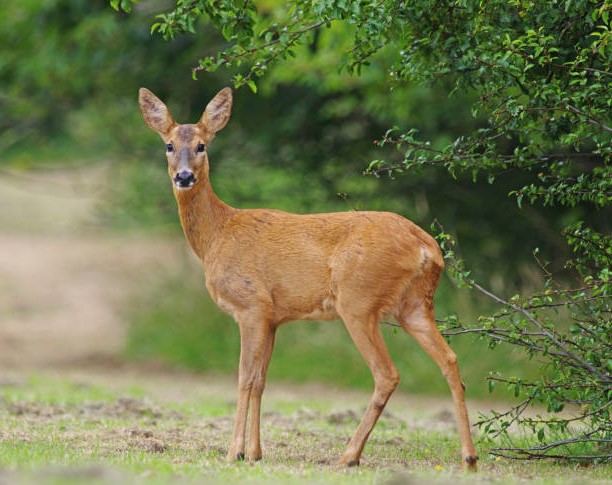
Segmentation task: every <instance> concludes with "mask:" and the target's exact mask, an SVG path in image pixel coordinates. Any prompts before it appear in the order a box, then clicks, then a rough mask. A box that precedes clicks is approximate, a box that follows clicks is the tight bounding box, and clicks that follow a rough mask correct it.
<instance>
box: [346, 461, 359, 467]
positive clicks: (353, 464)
mask: <svg viewBox="0 0 612 485" xmlns="http://www.w3.org/2000/svg"><path fill="white" fill-rule="evenodd" d="M348 466H349V467H354V466H359V460H351V461H349V462H348Z"/></svg>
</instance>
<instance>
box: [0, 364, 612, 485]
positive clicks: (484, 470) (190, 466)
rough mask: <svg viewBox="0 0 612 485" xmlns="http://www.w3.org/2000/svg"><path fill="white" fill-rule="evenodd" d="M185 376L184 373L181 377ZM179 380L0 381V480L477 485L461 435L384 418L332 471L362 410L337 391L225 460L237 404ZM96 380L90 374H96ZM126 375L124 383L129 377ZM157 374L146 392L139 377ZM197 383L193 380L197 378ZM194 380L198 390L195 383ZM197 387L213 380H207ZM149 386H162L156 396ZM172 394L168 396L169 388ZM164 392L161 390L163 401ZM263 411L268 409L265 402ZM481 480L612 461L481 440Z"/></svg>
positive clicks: (560, 476)
mask: <svg viewBox="0 0 612 485" xmlns="http://www.w3.org/2000/svg"><path fill="white" fill-rule="evenodd" d="M177 379H178V380H180V377H179V378H177ZM177 379H173V378H172V377H166V378H165V379H161V380H160V378H159V377H158V376H155V375H146V374H144V375H137V376H134V377H132V380H134V381H135V382H126V379H125V378H123V379H122V380H121V382H122V383H121V384H112V385H109V384H108V382H109V381H108V379H106V380H104V383H99V382H91V383H87V382H85V381H84V378H83V377H79V381H78V382H74V381H71V380H70V379H63V378H58V377H50V376H48V375H35V376H32V377H31V378H28V379H25V380H23V381H22V382H18V383H15V384H4V385H3V386H2V387H1V388H0V395H1V399H0V430H1V431H0V481H3V482H7V483H51V484H55V483H62V484H65V483H68V484H81V483H83V484H85V483H87V484H90V483H114V484H116V483H133V482H134V481H137V482H138V483H147V484H157V483H278V484H285V483H300V484H311V483H330V484H373V483H407V482H410V483H414V482H416V483H420V482H426V483H427V482H434V483H435V482H445V483H448V482H451V481H452V482H453V483H455V482H460V483H473V481H474V479H475V476H473V475H463V474H461V473H460V471H459V441H458V437H457V436H456V434H455V433H454V431H450V430H449V431H444V430H441V431H440V430H438V431H435V430H431V429H426V428H423V427H418V426H415V425H414V424H411V423H409V422H406V421H403V420H402V419H399V418H396V417H394V416H393V415H390V414H384V415H383V416H382V417H381V420H380V422H379V423H378V425H377V426H376V428H375V429H374V432H373V433H372V436H371V437H370V440H369V441H368V444H367V446H366V448H365V450H364V456H363V460H362V466H360V467H358V468H352V469H345V468H337V467H336V466H335V465H334V463H335V460H336V459H337V458H338V457H339V456H340V454H341V452H342V450H343V448H344V446H345V444H346V439H347V437H348V436H350V435H351V434H352V432H353V431H354V429H355V427H356V426H357V422H358V418H359V414H360V413H361V410H359V409H354V408H353V405H352V404H350V403H349V404H346V403H345V404H343V405H342V406H341V407H342V409H341V410H340V411H338V410H337V408H338V405H339V403H338V401H337V399H338V398H337V397H336V398H335V399H334V398H328V397H327V396H326V395H325V393H322V394H321V395H318V396H311V397H305V396H303V395H302V396H301V405H300V407H299V408H296V407H295V405H294V403H286V404H285V405H283V402H282V398H280V399H279V398H276V399H277V402H275V403H274V411H266V412H264V415H263V419H262V444H263V447H264V460H263V461H262V462H258V463H228V462H227V461H226V459H225V450H226V449H227V448H226V447H227V444H228V441H229V437H230V433H231V426H232V412H233V409H231V408H232V406H229V405H226V407H225V412H224V413H220V412H219V411H220V408H219V402H218V400H217V399H216V398H215V397H214V396H213V397H212V398H211V399H210V400H209V399H202V398H201V395H200V394H199V393H198V392H196V391H195V389H194V388H191V389H190V390H188V391H186V392H185V393H184V394H183V395H182V396H181V401H180V402H176V401H173V400H172V399H171V398H168V397H164V398H159V397H158V396H160V395H163V394H164V392H167V391H169V390H170V391H173V392H175V391H176V390H172V389H170V388H172V387H173V385H174V384H175V382H174V381H175V380H177ZM93 380H94V381H95V379H93ZM128 380H129V379H128ZM145 381H150V385H149V386H148V387H147V390H143V388H140V387H139V386H138V384H137V382H141V383H142V382H145ZM194 387H195V386H194ZM198 387H199V386H198ZM202 387H206V380H205V379H202ZM151 389H153V390H154V391H155V392H152V391H151ZM169 394H172V392H170V393H169ZM156 396H157V397H156ZM264 411H265V408H264ZM478 448H479V453H480V456H481V472H480V474H479V475H478V476H476V479H477V480H478V481H485V482H486V481H495V482H499V483H516V482H517V481H519V482H523V483H525V482H530V483H531V482H533V483H571V482H575V481H579V482H580V483H585V482H588V481H589V480H597V479H598V480H604V479H605V478H606V477H609V476H610V472H612V467H611V466H610V465H605V466H603V465H602V466H598V467H585V468H579V469H576V468H575V467H569V466H563V465H559V464H551V463H522V462H511V461H506V460H499V459H494V458H492V457H490V456H489V455H488V454H487V445H485V444H484V443H482V442H480V443H478Z"/></svg>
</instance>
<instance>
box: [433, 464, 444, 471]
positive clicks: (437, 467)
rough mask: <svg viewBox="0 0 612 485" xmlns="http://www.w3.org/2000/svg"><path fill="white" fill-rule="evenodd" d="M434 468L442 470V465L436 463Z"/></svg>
mask: <svg viewBox="0 0 612 485" xmlns="http://www.w3.org/2000/svg"><path fill="white" fill-rule="evenodd" d="M434 470H437V471H441V470H444V468H442V465H436V466H435V467H434Z"/></svg>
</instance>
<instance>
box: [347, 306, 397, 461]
mask: <svg viewBox="0 0 612 485" xmlns="http://www.w3.org/2000/svg"><path fill="white" fill-rule="evenodd" d="M344 323H345V325H346V328H347V330H348V332H349V334H350V335H351V338H352V339H353V341H354V342H355V345H356V346H357V349H359V352H360V353H361V355H362V356H363V358H364V359H365V361H366V363H367V365H368V367H369V368H370V371H371V372H372V377H373V378H374V393H373V394H372V399H371V400H370V404H369V405H368V407H367V409H366V412H365V414H364V415H363V418H362V419H361V422H360V423H359V426H358V427H357V430H356V431H355V434H354V435H353V437H352V438H351V441H350V442H349V444H348V446H347V447H346V450H345V452H344V454H343V455H342V458H341V459H340V461H339V464H340V465H345V466H354V465H358V464H359V458H360V457H361V452H362V451H363V447H364V446H365V443H366V440H367V439H368V436H369V435H370V432H371V431H372V428H374V425H375V424H376V421H378V417H379V416H380V414H381V413H382V411H383V409H384V408H385V405H386V404H387V401H388V400H389V397H391V394H392V393H393V391H394V390H395V388H396V387H397V383H398V382H399V373H398V372H397V369H396V368H395V365H394V364H393V362H392V360H391V357H390V356H389V352H388V351H387V347H386V345H385V342H384V340H383V338H382V335H381V333H380V329H379V326H378V315H372V316H370V317H368V318H365V319H357V318H345V319H344Z"/></svg>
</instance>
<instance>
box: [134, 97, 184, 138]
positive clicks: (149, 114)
mask: <svg viewBox="0 0 612 485" xmlns="http://www.w3.org/2000/svg"><path fill="white" fill-rule="evenodd" d="M138 103H139V104H140V110H141V111H142V116H143V118H144V120H145V122H146V124H147V125H149V128H151V129H152V130H154V131H156V132H157V133H159V134H160V135H161V136H162V137H164V136H165V135H167V134H168V133H169V132H170V130H171V129H172V127H173V126H174V125H175V124H176V123H175V122H174V120H173V119H172V116H170V112H169V111H168V108H167V107H166V105H165V104H164V103H162V102H161V100H160V99H159V98H158V97H157V96H155V95H154V94H153V93H152V92H151V91H149V90H148V89H146V88H140V90H139V91H138Z"/></svg>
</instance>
